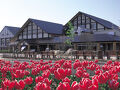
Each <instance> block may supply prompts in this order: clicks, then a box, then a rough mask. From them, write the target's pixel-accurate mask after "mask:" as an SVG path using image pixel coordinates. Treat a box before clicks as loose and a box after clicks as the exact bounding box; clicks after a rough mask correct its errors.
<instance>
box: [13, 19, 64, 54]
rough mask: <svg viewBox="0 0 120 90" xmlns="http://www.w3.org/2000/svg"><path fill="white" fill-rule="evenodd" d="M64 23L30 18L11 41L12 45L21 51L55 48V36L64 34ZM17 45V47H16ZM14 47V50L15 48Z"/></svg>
mask: <svg viewBox="0 0 120 90" xmlns="http://www.w3.org/2000/svg"><path fill="white" fill-rule="evenodd" d="M62 30H63V25H62V24H57V23H52V22H47V21H42V20H36V19H31V18H30V19H28V20H27V21H26V22H25V24H24V25H23V26H22V27H21V29H20V30H19V32H18V33H17V34H16V35H15V37H14V38H13V39H12V41H11V47H12V48H14V49H16V48H17V49H18V50H19V51H20V52H21V51H23V50H24V51H38V52H39V51H45V49H46V48H47V47H49V48H50V49H55V44H54V42H53V41H52V40H53V38H54V37H59V36H61V35H62ZM16 46H17V47H16ZM14 49H13V50H14Z"/></svg>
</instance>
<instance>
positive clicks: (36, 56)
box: [1, 50, 120, 59]
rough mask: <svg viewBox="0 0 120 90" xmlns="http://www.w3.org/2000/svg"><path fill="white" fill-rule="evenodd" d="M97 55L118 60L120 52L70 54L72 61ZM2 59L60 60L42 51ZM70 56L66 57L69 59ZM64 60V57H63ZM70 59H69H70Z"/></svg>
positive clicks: (6, 55) (56, 56) (6, 54)
mask: <svg viewBox="0 0 120 90" xmlns="http://www.w3.org/2000/svg"><path fill="white" fill-rule="evenodd" d="M99 54H101V57H102V58H100V59H103V57H107V59H111V57H116V59H120V51H100V53H99V51H98V52H96V51H90V50H88V51H74V52H72V59H81V58H82V59H89V58H88V57H90V58H91V59H95V58H96V57H97V58H99ZM1 56H2V57H3V58H26V59H27V58H29V59H40V58H42V59H56V58H62V56H61V57H59V56H60V55H56V54H55V53H54V51H49V52H45V51H42V52H40V53H37V52H24V53H2V55H1ZM70 56H71V55H68V56H66V57H67V58H69V57H70ZM63 58H64V56H63ZM70 59H71V58H70Z"/></svg>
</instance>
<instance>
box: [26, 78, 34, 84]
mask: <svg viewBox="0 0 120 90" xmlns="http://www.w3.org/2000/svg"><path fill="white" fill-rule="evenodd" d="M24 82H25V84H27V85H30V84H32V82H33V79H32V77H27V78H26V79H25V80H24Z"/></svg>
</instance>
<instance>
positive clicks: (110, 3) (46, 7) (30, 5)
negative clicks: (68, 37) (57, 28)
mask: <svg viewBox="0 0 120 90" xmlns="http://www.w3.org/2000/svg"><path fill="white" fill-rule="evenodd" d="M0 1H1V2H0V30H2V28H3V27H4V26H5V25H7V26H17V27H21V26H22V25H23V24H24V23H25V21H26V20H27V19H28V18H34V19H40V20H45V21H51V22H56V23H61V24H65V23H67V22H68V21H69V20H70V19H71V18H72V17H73V16H74V15H75V14H76V13H77V12H78V11H82V12H85V13H88V14H91V15H94V16H97V17H100V18H103V19H106V20H109V21H111V22H113V23H115V24H117V25H119V26H120V0H0Z"/></svg>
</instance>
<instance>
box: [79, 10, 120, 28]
mask: <svg viewBox="0 0 120 90" xmlns="http://www.w3.org/2000/svg"><path fill="white" fill-rule="evenodd" d="M81 13H82V12H81ZM83 14H84V15H86V16H88V17H90V18H91V19H93V20H95V21H97V22H99V23H100V24H102V25H104V26H105V27H107V28H110V29H112V28H113V29H118V26H117V25H115V24H113V23H112V22H110V21H107V20H105V19H101V18H98V17H96V16H93V15H89V14H86V13H83Z"/></svg>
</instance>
